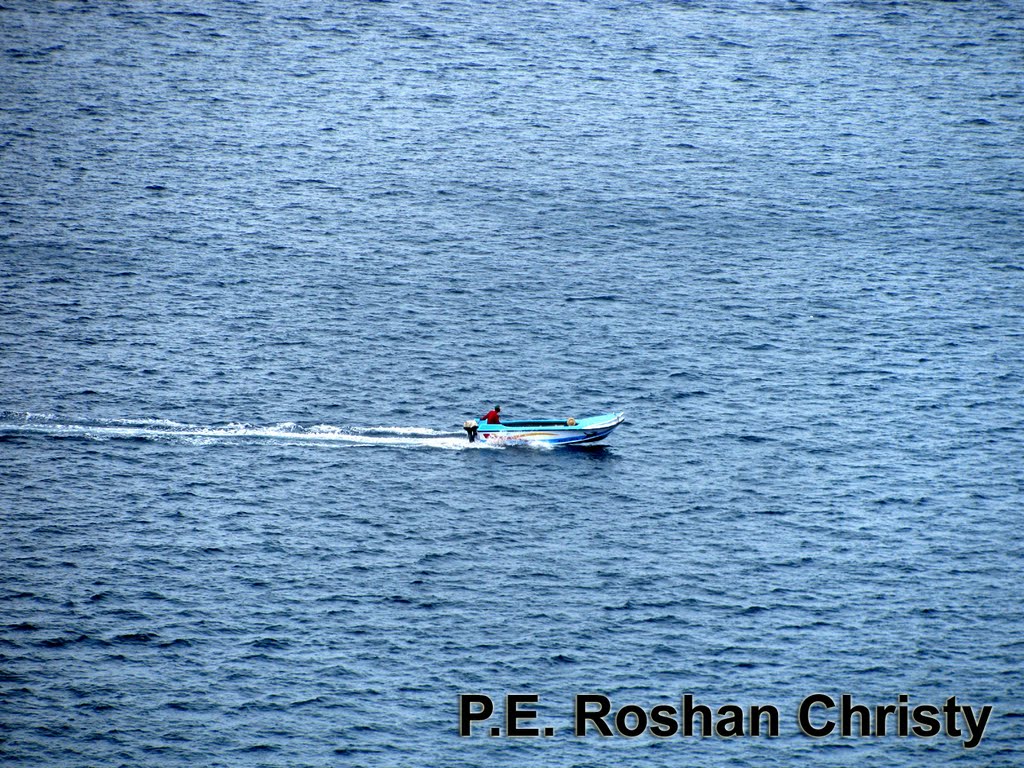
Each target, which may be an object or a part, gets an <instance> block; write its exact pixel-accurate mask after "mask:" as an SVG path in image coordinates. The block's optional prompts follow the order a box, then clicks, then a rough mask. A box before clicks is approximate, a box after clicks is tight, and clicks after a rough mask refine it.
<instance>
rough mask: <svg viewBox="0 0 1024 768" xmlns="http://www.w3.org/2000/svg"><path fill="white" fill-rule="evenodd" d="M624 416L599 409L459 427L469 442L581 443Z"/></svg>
mask: <svg viewBox="0 0 1024 768" xmlns="http://www.w3.org/2000/svg"><path fill="white" fill-rule="evenodd" d="M625 420H626V415H625V414H624V413H602V414H601V415H600V416H587V417H586V418H583V419H574V418H568V419H523V420H514V421H503V422H501V423H500V424H487V423H484V424H478V423H477V422H476V421H475V420H473V419H470V420H469V421H467V422H466V423H465V424H463V425H462V428H463V429H464V430H466V434H467V435H469V442H471V443H472V442H474V441H475V440H477V439H478V438H479V439H480V440H483V441H484V442H486V443H490V444H493V445H522V444H529V443H541V444H544V445H581V444H583V443H596V442H597V441H598V440H604V439H605V438H606V437H608V435H610V434H611V432H612V430H613V429H615V428H616V427H617V426H619V424H621V423H622V422H624V421H625Z"/></svg>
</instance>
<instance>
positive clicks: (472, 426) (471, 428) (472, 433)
mask: <svg viewBox="0 0 1024 768" xmlns="http://www.w3.org/2000/svg"><path fill="white" fill-rule="evenodd" d="M462 428H463V429H464V430H466V434H467V435H468V436H469V442H471V443H475V442H476V433H477V430H478V429H480V425H479V424H477V423H476V422H475V421H473V419H470V420H469V421H467V422H465V423H463V425H462Z"/></svg>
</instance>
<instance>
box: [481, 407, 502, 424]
mask: <svg viewBox="0 0 1024 768" xmlns="http://www.w3.org/2000/svg"><path fill="white" fill-rule="evenodd" d="M483 420H484V421H486V422H487V423H488V424H501V406H500V405H496V406H494V408H492V409H491V410H489V411H488V412H487V415H485V416H484V417H483Z"/></svg>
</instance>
